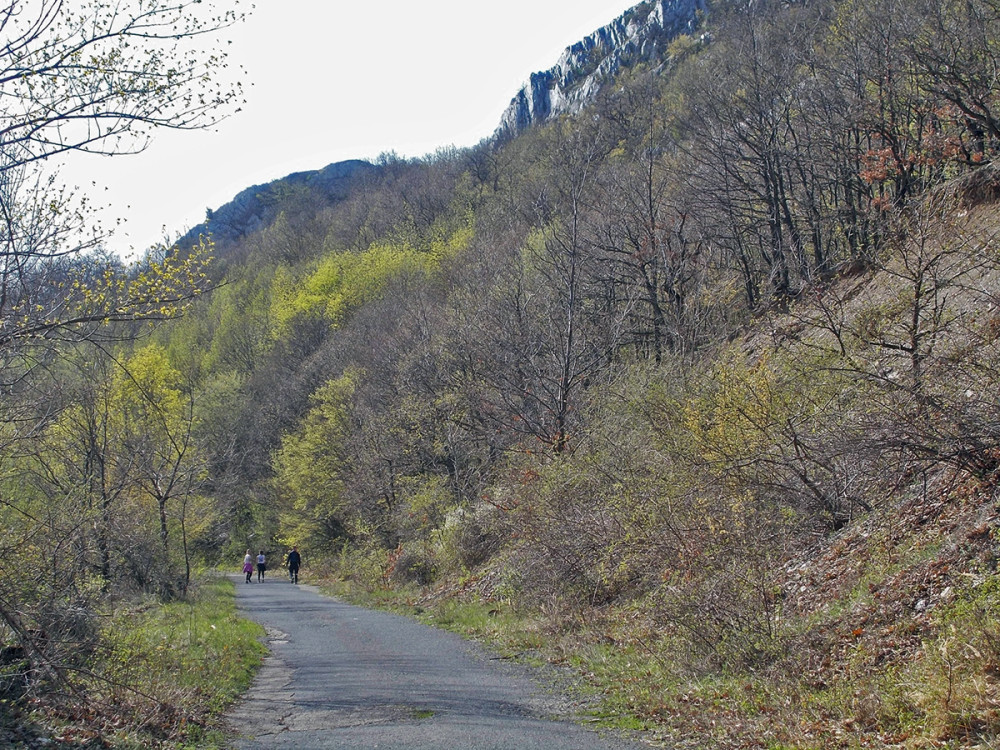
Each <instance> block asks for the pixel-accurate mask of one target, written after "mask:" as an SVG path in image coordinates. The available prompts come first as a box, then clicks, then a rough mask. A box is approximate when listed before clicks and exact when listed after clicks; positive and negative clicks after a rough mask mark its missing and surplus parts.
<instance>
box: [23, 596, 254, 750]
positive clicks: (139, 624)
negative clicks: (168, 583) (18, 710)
mask: <svg viewBox="0 0 1000 750" xmlns="http://www.w3.org/2000/svg"><path fill="white" fill-rule="evenodd" d="M262 636H263V630H262V629H261V628H260V627H259V626H258V625H256V624H254V623H251V622H249V621H247V620H245V619H242V618H241V617H239V616H238V614H237V611H236V603H235V592H234V589H233V586H232V583H231V582H230V581H229V580H228V579H225V578H222V577H206V578H204V579H202V580H201V581H200V582H199V583H198V584H197V586H196V587H195V588H194V590H193V591H192V592H191V593H190V595H189V597H188V599H187V600H185V601H182V602H172V603H168V604H159V603H150V604H147V605H145V606H140V605H123V606H121V607H119V608H118V609H117V610H116V611H115V612H114V613H113V614H111V615H110V616H109V617H108V618H107V621H106V623H105V626H104V628H103V632H102V633H101V639H100V642H101V646H100V647H99V649H98V650H97V652H96V654H95V656H94V657H93V658H92V660H91V662H90V663H89V664H88V665H87V668H86V669H84V670H81V671H80V674H79V675H78V676H77V677H75V678H74V682H75V684H76V686H77V690H78V695H77V699H76V700H69V701H66V702H63V703H61V704H57V706H56V709H55V710H53V708H52V707H51V706H49V707H48V708H47V709H46V710H45V712H44V713H43V712H42V711H41V710H36V711H35V712H34V714H33V715H31V716H29V717H25V718H26V719H28V720H29V721H33V723H34V725H35V727H36V731H37V728H38V727H45V728H46V730H47V731H46V732H45V734H47V735H48V738H49V740H50V742H51V741H54V743H56V744H58V745H60V746H79V747H113V748H122V749H128V750H130V749H131V748H135V749H136V750H138V749H139V748H164V749H167V748H169V749H171V750H173V749H179V748H218V747H223V746H224V745H225V742H226V737H225V735H224V732H223V729H222V726H221V721H220V717H221V715H222V712H223V711H224V710H225V709H226V708H227V707H228V706H229V705H230V704H231V703H232V702H233V701H234V700H236V698H237V697H238V696H239V695H240V694H241V693H242V692H243V691H245V690H246V689H247V688H248V687H249V685H250V682H251V680H252V679H253V675H254V673H255V671H256V669H257V667H258V666H259V665H260V663H261V661H262V659H263V656H264V654H265V653H266V649H265V647H264V646H263V644H262V642H261V637H262ZM40 739H41V738H40V737H39V736H35V737H34V738H32V739H30V740H26V744H25V745H24V747H33V746H35V745H32V744H31V743H32V741H39V740H40Z"/></svg>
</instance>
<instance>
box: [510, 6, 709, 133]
mask: <svg viewBox="0 0 1000 750" xmlns="http://www.w3.org/2000/svg"><path fill="white" fill-rule="evenodd" d="M707 11H708V6H707V0H646V2H642V3H639V4H638V5H636V6H635V7H633V8H630V9H629V10H627V11H625V13H623V14H622V15H621V16H620V17H619V18H617V19H615V20H614V21H612V22H611V23H609V24H608V25H607V26H604V27H602V28H600V29H598V30H597V31H595V32H594V33H593V34H591V35H590V36H588V37H586V38H585V39H583V40H582V41H579V42H577V43H576V44H574V45H573V46H571V47H567V48H566V50H565V52H563V54H562V56H561V57H560V58H559V61H558V62H557V63H556V64H555V65H554V66H553V67H552V68H550V69H549V70H546V71H544V72H541V73H533V74H532V75H531V77H530V78H529V79H528V81H527V82H526V83H525V84H524V86H523V87H522V88H521V90H520V91H519V92H518V93H517V95H516V96H515V97H514V98H513V99H512V100H511V102H510V105H509V106H508V107H507V110H506V111H505V112H504V114H503V117H502V118H501V120H500V126H499V127H498V128H497V129H496V132H495V133H494V138H496V139H497V140H508V139H510V138H512V137H514V136H516V135H517V134H518V133H520V132H521V131H523V130H524V129H525V128H528V127H530V126H531V125H535V124H538V123H541V122H544V121H545V120H547V119H549V118H550V117H553V116H555V115H559V114H562V113H565V112H570V113H572V112H576V111H578V110H579V109H580V108H581V107H583V105H584V104H586V103H587V102H588V101H590V100H591V99H592V98H593V97H594V95H595V94H596V93H597V91H598V90H599V89H600V87H601V86H602V85H603V84H604V83H605V82H606V81H608V80H610V79H611V78H612V77H614V76H615V75H616V74H617V73H618V72H619V71H620V70H622V69H624V68H628V67H631V66H632V65H635V64H636V63H639V62H642V61H656V60H660V59H662V58H663V57H664V56H665V54H666V50H667V46H668V45H669V44H670V42H671V41H673V40H674V39H676V38H677V37H678V36H681V35H682V34H693V33H694V32H695V31H696V29H697V27H698V25H699V23H700V21H701V19H702V18H703V17H704V14H705V13H707Z"/></svg>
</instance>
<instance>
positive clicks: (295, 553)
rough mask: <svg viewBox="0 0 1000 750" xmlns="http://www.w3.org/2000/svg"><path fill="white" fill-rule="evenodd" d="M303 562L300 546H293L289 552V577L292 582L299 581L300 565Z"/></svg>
mask: <svg viewBox="0 0 1000 750" xmlns="http://www.w3.org/2000/svg"><path fill="white" fill-rule="evenodd" d="M301 564H302V555H300V554H299V548H298V547H292V551H291V552H289V553H288V578H289V580H291V582H292V583H298V582H299V566H300V565H301Z"/></svg>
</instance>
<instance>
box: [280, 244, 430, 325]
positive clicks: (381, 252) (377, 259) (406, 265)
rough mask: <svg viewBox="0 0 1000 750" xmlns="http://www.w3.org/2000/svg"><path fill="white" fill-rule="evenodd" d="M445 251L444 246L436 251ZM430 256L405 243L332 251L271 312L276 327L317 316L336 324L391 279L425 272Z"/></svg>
mask: <svg viewBox="0 0 1000 750" xmlns="http://www.w3.org/2000/svg"><path fill="white" fill-rule="evenodd" d="M436 252H437V253H438V254H446V253H447V252H448V245H446V244H443V245H441V247H440V248H439V249H438V250H437V251H436ZM435 265H436V264H435V257H434V255H428V254H426V253H421V252H418V251H416V250H414V249H412V248H410V247H407V246H393V245H373V246H372V247H370V248H369V249H368V250H366V251H365V252H363V253H335V254H333V255H331V256H329V257H327V258H326V259H324V260H322V261H320V263H319V264H318V267H317V268H316V270H315V271H313V272H311V273H310V274H308V275H307V276H306V278H305V279H304V280H303V281H302V283H301V285H299V286H298V287H297V288H296V290H295V291H294V292H292V293H291V294H290V295H289V296H288V297H287V298H286V299H285V300H284V302H283V304H281V305H280V306H279V307H278V308H277V309H276V311H275V316H276V323H277V325H278V326H279V327H282V326H287V325H288V324H289V322H290V321H291V320H293V319H295V318H306V319H311V318H318V319H321V320H323V321H324V322H326V323H327V324H328V325H331V326H340V325H342V324H343V323H344V321H345V320H346V319H347V316H349V315H350V314H351V312H353V311H354V310H356V309H358V308H359V307H361V305H363V304H364V303H366V302H370V301H373V300H375V299H377V298H378V297H379V295H380V294H381V292H382V290H383V289H384V288H385V286H386V284H388V283H389V281H391V280H392V279H394V278H397V277H400V276H408V275H415V274H427V273H429V272H430V271H432V270H433V268H434V267H435Z"/></svg>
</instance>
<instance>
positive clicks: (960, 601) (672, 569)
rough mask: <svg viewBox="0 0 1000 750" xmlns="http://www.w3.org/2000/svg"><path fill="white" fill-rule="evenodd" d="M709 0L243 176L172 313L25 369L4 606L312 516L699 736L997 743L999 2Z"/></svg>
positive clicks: (19, 393)
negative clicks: (467, 99) (622, 674)
mask: <svg viewBox="0 0 1000 750" xmlns="http://www.w3.org/2000/svg"><path fill="white" fill-rule="evenodd" d="M708 5H709V12H708V13H707V15H705V16H704V17H702V18H701V26H700V27H699V29H698V30H697V31H696V32H694V33H693V34H690V35H686V34H685V35H681V36H678V37H676V38H675V39H674V40H673V41H672V42H671V43H670V44H669V48H668V50H667V51H666V53H665V54H664V55H663V56H662V58H660V59H657V60H653V61H641V62H637V63H636V64H635V65H633V66H632V67H629V68H626V69H623V70H622V71H620V72H619V73H618V75H617V77H616V78H615V79H614V80H613V82H610V83H608V84H607V85H605V86H603V87H602V88H601V89H600V90H599V91H598V92H597V93H596V94H595V95H593V97H592V98H591V99H590V101H589V103H588V105H587V106H586V107H585V108H584V109H583V110H582V111H581V112H580V113H579V114H575V115H572V116H563V117H560V118H558V119H555V120H552V121H550V122H548V123H545V124H543V125H540V126H536V127H532V128H529V129H527V130H525V131H524V132H523V133H521V134H520V135H519V136H518V137H516V138H512V139H509V140H506V141H504V142H493V141H484V142H483V143H482V144H480V145H479V146H477V147H475V148H472V149H463V150H457V149H447V150H442V151H440V152H439V153H436V154H434V155H432V156H428V157H426V158H423V159H402V158H398V157H396V156H394V155H391V154H389V155H385V156H383V157H382V158H380V159H379V160H378V161H377V163H375V164H373V165H370V168H368V167H361V166H359V165H357V164H352V165H345V166H344V167H338V166H337V165H331V168H329V169H330V171H329V174H333V175H337V182H336V189H335V190H333V191H331V190H328V189H326V188H325V187H324V185H323V184H319V183H318V182H317V181H309V180H301V179H300V180H293V181H290V182H287V183H281V184H275V185H272V186H269V187H267V188H266V189H264V188H261V190H260V191H257V192H255V193H254V194H253V195H250V194H244V195H243V196H242V203H240V204H239V205H240V206H243V207H245V208H247V211H250V210H251V209H252V217H253V219H252V222H251V224H250V225H245V226H239V225H238V222H237V223H233V219H232V217H233V216H236V214H234V213H232V211H230V212H229V213H227V214H226V216H227V217H229V218H227V219H226V221H227V222H230V223H227V224H226V227H225V231H222V232H219V233H218V234H217V235H216V236H215V237H214V241H215V245H214V251H213V254H214V258H213V259H212V261H211V263H210V264H209V265H208V266H207V268H206V272H207V273H208V275H209V276H208V278H209V279H210V281H211V283H212V285H214V286H215V288H214V290H213V291H212V292H211V293H210V294H206V295H198V296H197V299H196V300H195V302H194V304H193V307H192V309H191V310H190V311H189V312H188V313H187V314H186V315H185V316H184V317H183V318H182V319H180V320H176V321H173V322H171V323H170V324H169V325H160V326H156V327H155V328H145V327H144V328H142V329H141V330H140V328H139V327H136V326H134V325H132V327H129V328H128V330H127V331H121V333H120V335H119V338H121V339H122V341H121V342H120V343H116V342H114V341H104V340H102V342H101V343H102V345H101V346H97V347H95V346H75V347H72V348H71V351H70V353H69V354H68V355H67V356H64V357H62V358H61V359H60V360H59V361H58V364H57V365H51V366H48V367H45V368H38V369H37V371H34V370H33V371H30V372H28V371H26V372H25V374H24V377H23V379H20V380H19V381H18V383H17V386H18V387H17V388H15V389H14V390H12V391H11V394H10V395H9V396H6V397H5V398H7V400H8V403H9V404H10V405H9V406H7V407H6V408H9V409H14V408H15V407H17V408H20V409H21V410H22V411H21V412H17V413H14V412H11V413H12V415H13V416H11V417H9V418H8V420H7V421H6V422H5V424H7V425H10V429H11V430H14V429H16V428H17V425H21V424H31V425H32V429H31V431H30V433H28V434H27V436H26V437H25V438H24V439H23V440H22V441H20V442H19V443H18V445H19V446H22V447H21V448H20V449H19V450H18V451H17V452H16V453H12V454H10V455H9V457H7V458H5V462H6V463H7V466H5V474H4V477H5V481H6V482H7V486H8V492H7V493H6V496H7V497H9V498H12V500H11V501H8V503H7V504H6V505H4V506H3V507H2V508H0V522H2V523H3V526H4V528H5V530H6V534H5V536H6V544H7V548H6V550H5V558H6V559H5V562H4V565H5V566H8V565H9V566H10V567H8V568H7V569H8V570H15V569H18V570H25V569H28V570H32V569H39V568H43V567H44V568H45V569H47V570H51V571H53V586H54V587H55V588H53V589H45V590H30V591H29V590H22V589H21V588H20V587H19V586H18V584H17V583H16V582H14V583H12V582H9V581H5V582H2V583H0V604H2V603H3V602H8V601H11V600H15V601H18V602H19V605H18V606H19V607H20V609H19V612H21V615H20V616H19V618H17V622H19V623H25V627H22V628H20V629H14V630H13V631H12V630H11V629H10V628H11V622H12V621H13V620H12V619H10V618H7V617H6V615H4V623H5V624H4V625H2V626H0V627H5V628H8V630H6V631H0V636H2V637H3V638H11V637H13V638H15V639H16V638H21V639H25V640H27V639H29V638H30V633H29V629H28V625H29V624H30V628H31V629H33V631H32V632H34V629H37V630H45V631H46V632H52V631H54V630H56V629H59V632H60V633H62V634H63V635H62V636H61V637H63V638H66V639H68V640H70V641H72V640H73V639H74V638H78V639H84V638H87V637H89V636H90V635H91V632H90V631H89V630H87V627H86V624H87V623H89V622H91V617H92V615H93V613H94V612H96V611H98V609H99V607H100V604H99V602H101V601H103V597H105V596H108V595H110V594H112V593H113V595H115V596H121V595H124V594H125V593H131V594H134V593H137V592H146V593H155V594H157V595H159V596H161V597H165V598H170V597H174V596H179V595H181V594H183V592H184V589H185V586H186V584H187V582H188V580H189V577H190V570H191V566H192V565H193V564H196V563H198V562H204V561H208V562H212V563H219V564H222V565H224V566H232V565H235V564H236V562H237V561H238V560H239V559H241V558H242V553H243V550H245V549H246V548H247V547H248V546H252V547H254V548H258V547H260V548H265V549H267V550H269V551H271V552H272V553H273V554H276V555H277V554H280V553H281V551H282V550H284V549H285V548H286V547H288V546H290V545H292V544H296V545H298V546H299V547H300V548H302V549H303V550H305V551H306V552H305V556H306V559H307V561H309V563H310V564H312V565H313V566H316V567H317V568H318V567H320V564H321V561H324V562H325V564H327V565H329V566H331V567H333V568H334V569H335V571H336V573H337V574H338V575H340V576H342V577H349V578H351V579H352V580H354V581H355V582H356V583H357V584H358V585H361V586H365V587H369V588H373V589H374V588H379V587H406V586H410V587H414V588H412V589H411V591H412V592H413V596H414V597H420V596H424V595H426V596H428V597H430V598H429V599H428V601H429V600H430V599H433V598H435V597H440V596H443V595H444V594H445V593H450V594H452V595H455V596H459V597H469V598H475V597H478V598H481V599H483V600H487V601H489V602H492V603H494V604H495V605H496V606H497V607H499V608H505V607H510V608H513V609H516V610H518V611H519V612H522V613H532V614H531V617H532V618H535V619H536V621H537V622H538V623H539V624H538V628H539V632H541V633H543V634H544V640H546V641H548V642H550V643H558V644H568V643H569V642H570V641H569V640H567V638H568V636H567V634H571V633H575V634H576V640H575V641H573V644H574V645H572V646H570V645H566V647H565V651H564V652H563V653H562V655H561V657H560V658H562V659H563V660H565V661H566V662H568V663H577V662H578V660H579V658H580V656H579V654H580V652H586V653H587V654H588V656H587V658H588V659H589V661H588V662H587V663H588V664H589V665H590V666H588V667H587V668H586V670H587V673H588V675H589V678H590V679H593V680H594V681H596V682H597V683H598V684H602V683H600V679H601V675H600V669H598V668H597V667H595V666H594V664H605V665H608V668H609V669H610V668H611V665H612V664H613V663H614V662H615V661H616V660H618V659H621V660H626V659H627V660H628V662H629V668H630V671H629V674H631V675H632V677H631V678H630V679H629V684H630V685H631V686H633V687H632V688H630V689H631V690H632V692H630V693H627V695H626V697H625V698H623V699H622V700H623V701H624V702H623V703H622V704H621V705H620V706H619V707H618V710H619V711H620V712H621V713H622V714H630V715H633V716H638V717H640V718H641V719H642V720H643V721H647V722H649V723H648V724H647V725H646V726H655V727H657V728H658V729H657V731H659V732H661V733H663V734H664V735H665V736H667V737H669V738H670V739H671V741H673V742H676V743H679V744H677V746H679V747H680V746H683V747H772V748H777V747H885V746H890V745H891V746H898V747H914V748H916V747H945V746H948V747H952V746H955V747H957V746H962V747H988V746H992V744H991V743H995V742H997V741H1000V714H998V708H1000V706H998V701H1000V689H998V684H997V679H998V674H1000V672H998V664H1000V619H998V615H997V611H998V610H997V605H998V604H1000V579H998V578H997V540H996V533H997V531H996V527H997V522H998V521H997V509H996V499H995V492H996V485H997V477H998V474H997V472H998V469H1000V402H998V400H997V393H998V392H1000V360H998V349H997V347H998V334H1000V326H998V321H1000V317H998V316H1000V312H998V305H1000V291H998V290H1000V287H998V280H1000V248H998V245H997V231H998V229H1000V216H998V205H1000V173H998V172H997V170H996V167H995V166H993V164H992V162H993V161H994V159H995V158H996V155H997V153H998V150H1000V114H998V108H1000V89H998V85H997V80H996V70H997V68H998V65H1000V2H998V0H809V1H808V2H804V1H803V2H777V1H774V2H771V1H768V2H760V1H758V2H753V3H742V2H723V1H722V0H717V1H716V2H713V3H709V4H708ZM638 7H639V8H640V9H641V8H642V7H644V6H638ZM346 166H350V169H347V168H346ZM324 184H325V183H324ZM237 208H239V206H237ZM247 215H248V216H249V215H251V214H250V213H248V214H247ZM207 231H208V232H209V233H211V232H212V231H213V221H212V220H210V221H209V222H208V224H207ZM188 252H189V251H188V244H184V245H182V246H181V247H180V248H179V249H178V250H176V251H175V252H174V253H173V254H171V255H170V256H169V257H170V258H172V259H174V260H179V259H182V258H185V259H188ZM191 259H193V257H192V258H191ZM189 260H190V259H189ZM115 331H116V332H117V331H118V329H115ZM43 388H44V389H47V390H46V393H48V392H52V393H55V394H57V397H54V398H45V399H34V398H31V397H30V396H31V395H32V394H33V393H35V392H37V391H39V390H40V389H43ZM15 486H16V487H17V488H18V489H17V492H16V493H15V492H14V491H13V490H12V489H10V488H13V487H15ZM15 496H16V501H14V500H13V498H14V497H15ZM53 529H58V530H59V534H58V535H54V534H53V533H52V532H51V530H53ZM0 614H3V613H2V612H0ZM581 644H582V645H581ZM560 648H562V646H561V645H560ZM574 649H575V651H574ZM553 658H555V657H553Z"/></svg>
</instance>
